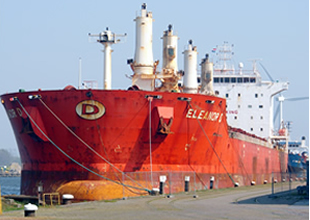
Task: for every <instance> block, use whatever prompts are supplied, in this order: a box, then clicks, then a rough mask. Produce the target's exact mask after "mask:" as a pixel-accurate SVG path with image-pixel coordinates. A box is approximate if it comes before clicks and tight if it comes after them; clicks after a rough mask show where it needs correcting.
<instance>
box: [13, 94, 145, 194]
mask: <svg viewBox="0 0 310 220" xmlns="http://www.w3.org/2000/svg"><path fill="white" fill-rule="evenodd" d="M15 100H16V101H17V102H18V103H19V105H20V106H21V108H22V109H23V111H24V112H25V113H26V115H27V116H28V118H29V119H30V120H31V121H32V122H33V124H34V125H35V126H36V127H37V129H38V130H39V131H40V132H41V133H42V134H43V135H44V137H45V138H46V139H48V141H49V142H50V143H51V144H52V145H53V146H54V147H56V148H57V149H58V150H59V151H60V152H61V153H62V154H63V155H65V156H66V157H67V158H69V159H70V160H71V161H73V162H74V163H76V164H77V165H79V166H80V167H82V168H84V169H85V170H87V171H89V172H91V173H93V174H95V175H96V176H99V177H101V178H103V179H105V180H108V181H111V182H113V183H116V184H118V185H122V186H126V187H130V188H134V189H138V190H144V191H147V192H150V190H149V189H146V188H138V187H135V186H131V185H128V184H124V183H120V182H117V181H115V180H112V179H110V178H107V177H105V176H103V175H101V174H99V173H96V172H95V171H93V170H91V169H89V168H87V167H86V166H84V165H83V164H81V163H79V162H78V161H77V160H75V159H73V158H72V157H71V156H70V155H68V154H67V153H66V152H64V151H63V150H62V149H61V148H60V147H58V146H57V144H55V142H53V141H52V140H51V139H50V138H49V136H48V135H47V134H45V133H44V131H43V130H42V129H41V128H40V126H39V125H38V124H37V123H36V122H35V121H34V119H33V118H32V117H31V116H30V114H29V113H28V112H27V110H26V109H25V107H24V106H23V105H22V103H21V102H20V101H19V99H18V98H15ZM40 100H41V99H40Z"/></svg>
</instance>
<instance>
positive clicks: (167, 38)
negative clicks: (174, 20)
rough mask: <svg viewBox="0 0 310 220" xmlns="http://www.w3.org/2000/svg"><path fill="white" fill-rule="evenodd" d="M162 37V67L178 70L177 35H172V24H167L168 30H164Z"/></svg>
mask: <svg viewBox="0 0 310 220" xmlns="http://www.w3.org/2000/svg"><path fill="white" fill-rule="evenodd" d="M161 39H163V61H162V68H163V69H172V70H173V71H174V72H177V71H178V63H177V60H178V39H179V38H178V36H177V35H173V30H172V25H171V24H170V25H169V26H168V30H166V31H164V35H163V37H162V38H161Z"/></svg>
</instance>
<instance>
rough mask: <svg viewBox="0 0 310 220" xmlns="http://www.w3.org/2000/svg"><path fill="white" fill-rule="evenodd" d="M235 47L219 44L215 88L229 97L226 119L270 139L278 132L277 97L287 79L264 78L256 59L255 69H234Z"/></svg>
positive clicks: (285, 87)
mask: <svg viewBox="0 0 310 220" xmlns="http://www.w3.org/2000/svg"><path fill="white" fill-rule="evenodd" d="M232 48H233V47H232V46H231V45H229V44H228V43H227V42H224V44H223V45H221V46H218V47H217V49H216V51H217V53H218V56H219V61H218V63H217V64H215V66H214V79H213V81H214V91H215V94H216V95H217V96H219V97H222V98H225V99H226V100H227V121H228V124H229V125H231V126H232V127H236V128H241V129H242V130H244V131H246V132H249V133H252V134H256V135H258V136H259V137H263V138H266V139H268V140H270V138H271V137H273V136H278V135H279V134H278V133H277V131H276V130H275V128H274V124H273V119H274V115H273V114H274V110H273V109H274V96H275V95H276V94H279V93H280V92H282V91H285V90H287V89H288V82H280V81H275V82H273V81H263V80H262V77H261V74H260V73H259V71H258V69H257V67H256V60H253V69H252V70H244V69H243V63H239V69H235V67H234V65H233V63H232V56H233V52H232Z"/></svg>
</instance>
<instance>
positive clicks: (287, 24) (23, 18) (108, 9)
mask: <svg viewBox="0 0 310 220" xmlns="http://www.w3.org/2000/svg"><path fill="white" fill-rule="evenodd" d="M142 3H143V1H136V0H131V1H96V0H89V1H81V0H75V1H73V0H66V1H55V0H54V1H50V0H46V1H39V0H28V1H22V0H17V1H4V0H2V1H0V74H1V81H2V83H1V86H0V94H4V93H7V92H16V91H18V90H19V89H21V88H23V89H25V90H27V91H30V90H37V89H39V88H41V89H43V90H48V89H63V88H64V87H65V86H66V85H69V84H71V85H74V86H77V84H78V66H79V57H81V59H82V78H83V80H97V81H98V84H99V87H102V81H103V79H102V78H103V76H102V72H103V53H102V52H101V50H102V46H101V45H100V44H98V43H94V42H90V41H89V38H88V33H99V32H101V31H103V30H105V28H106V27H109V28H110V30H112V31H113V32H115V33H118V34H123V33H127V39H126V42H125V43H122V44H117V45H114V46H113V50H114V52H113V53H112V56H113V57H112V59H113V61H112V74H113V75H112V88H114V89H127V88H128V86H129V85H130V84H131V81H130V80H129V79H127V78H126V77H125V75H126V74H128V75H130V74H131V70H130V68H129V66H128V65H127V63H126V61H127V59H128V58H133V56H134V39H135V38H134V37H135V25H134V22H133V19H134V18H135V17H136V15H137V13H139V11H140V7H141V4H142ZM146 3H147V9H148V10H149V11H152V13H153V18H154V23H153V53H154V59H156V60H157V59H159V60H161V50H162V41H161V39H160V37H161V36H162V34H163V31H164V30H166V29H167V26H168V24H172V25H173V29H174V31H175V33H177V34H178V36H179V38H180V39H179V62H178V63H179V69H183V57H182V51H183V49H184V47H185V45H186V44H187V42H188V40H189V39H192V40H193V42H194V45H196V46H197V49H198V52H199V55H198V60H199V61H200V60H201V58H202V57H203V56H204V54H205V53H207V52H210V51H211V50H212V48H213V47H214V46H216V45H219V44H222V43H223V42H224V41H228V42H229V43H232V44H234V45H235V47H234V52H235V56H234V61H235V62H236V65H237V64H238V63H239V62H243V63H244V65H245V68H244V69H250V68H251V62H250V61H249V59H254V58H259V59H262V61H261V62H262V64H263V65H264V66H265V67H266V68H267V70H268V72H269V73H270V74H271V75H272V77H273V78H274V79H277V80H284V81H289V82H290V85H289V90H288V91H286V92H284V93H282V94H283V95H284V96H285V97H287V98H289V97H303V96H308V95H309V3H308V0H298V1H295V0H272V1H270V0H260V1H254V0H253V1H248V0H234V1H231V0H218V1H213V0H212V1H211V0H204V1H197V0H192V1H162V0H156V1H148V2H146ZM260 71H261V74H262V76H263V78H264V79H266V80H267V79H268V78H267V75H266V74H265V73H264V71H263V70H262V69H260ZM284 120H286V121H292V122H293V126H292V133H291V139H298V140H299V139H300V137H301V136H306V137H307V139H308V138H309V100H304V101H296V102H289V101H287V102H284ZM0 124H1V126H0V131H1V132H0V138H1V144H0V148H4V149H8V150H9V151H10V152H12V153H14V154H17V146H16V142H15V138H14V135H13V131H12V129H11V126H10V123H9V120H8V118H7V116H6V113H5V111H4V108H3V107H1V108H0Z"/></svg>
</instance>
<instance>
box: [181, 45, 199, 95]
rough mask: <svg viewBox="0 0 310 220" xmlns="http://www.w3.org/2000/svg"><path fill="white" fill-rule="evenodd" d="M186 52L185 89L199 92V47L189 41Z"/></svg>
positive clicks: (188, 91) (190, 91)
mask: <svg viewBox="0 0 310 220" xmlns="http://www.w3.org/2000/svg"><path fill="white" fill-rule="evenodd" d="M183 54H184V77H183V91H184V92H186V93H197V89H198V83H197V54H198V53H197V48H196V47H194V46H193V44H192V40H190V41H189V44H188V48H187V50H185V51H184V52H183Z"/></svg>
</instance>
